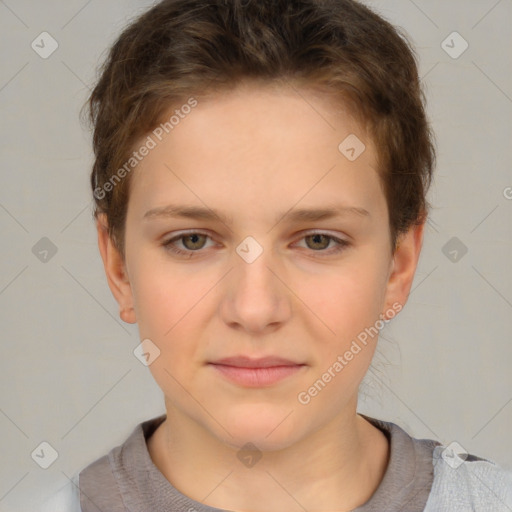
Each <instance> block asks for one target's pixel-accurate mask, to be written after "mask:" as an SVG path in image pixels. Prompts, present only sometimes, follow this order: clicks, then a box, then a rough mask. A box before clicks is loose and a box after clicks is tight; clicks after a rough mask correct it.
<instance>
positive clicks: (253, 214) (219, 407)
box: [97, 84, 424, 512]
mask: <svg viewBox="0 0 512 512" xmlns="http://www.w3.org/2000/svg"><path fill="white" fill-rule="evenodd" d="M349 134H356V135H357V136H358V138H359V139H360V140H362V141H363V142H364V144H365V145H366V149H365V151H364V152H363V153H362V154H361V155H360V156H359V157H358V158H357V159H356V160H355V161H353V162H351V161H349V160H348V159H347V158H346V157H345V156H344V155H342V154H341V153H340V151H339V150H338V145H339V144H340V142H341V141H343V140H344V139H345V138H346V137H347V136H348V135H349ZM376 165H377V164H376V153H375V149H374V147H373V144H372V142H371V140H369V139H368V138H366V136H365V135H364V133H363V132H362V130H361V129H360V128H359V126H358V125H357V124H356V123H355V121H354V120H353V119H351V118H350V116H348V115H347V114H346V112H344V110H343V109H341V108H338V109H337V108H336V105H335V104H334V103H332V102H331V100H330V99H328V98H326V97H325V96H320V95H317V94H314V93H313V92H312V91H306V90H301V91H300V94H299V93H298V91H297V90H294V89H291V88H286V87H284V86H281V87H279V88H277V87H273V88H271V87H263V86H262V85H247V84H246V85H244V86H240V87H238V88H237V89H236V90H234V91H230V92H229V93H224V94H220V93H218V94H217V95H216V96H215V97H213V98H210V99H208V100H206V101H200V100H199V104H198V106H196V107H195V108H194V109H193V111H192V112H191V113H190V114H189V115H188V116H187V117H186V118H185V119H183V120H181V122H180V124H179V125H177V126H176V127H175V128H174V130H173V131H172V132H170V133H169V135H167V136H166V137H165V138H164V139H163V141H162V142H160V143H159V144H158V145H157V147H156V148H154V149H153V150H152V151H150V153H149V155H148V156H146V157H145V158H144V159H143V161H142V162H141V163H140V164H139V165H138V166H137V168H136V170H135V171H133V175H132V178H133V181H132V183H131V192H130V199H129V204H128V211H127V220H126V227H125V259H123V258H122V257H121V255H120V254H119V252H118V251H117V250H116V249H115V247H114V245H113V244H112V241H111V240H110V238H109V237H108V234H107V231H106V220H105V218H103V217H102V216H100V217H99V218H98V221H97V230H98V242H99V248H100V252H101V256H102V259H103V262H104V266H105V271H106V275H107V279H108V283H109V286H110V288H111V290H112V293H113V295H114V297H115V298H116V300H117V302H118V303H119V306H120V310H121V312H122V313H121V317H122V318H123V319H124V320H125V321H126V322H130V323H134V322H137V323H138V326H139V331H140V339H141V340H142V339H146V338H149V339H151V340H152V341H153V343H154V344H155V345H157V346H158V348H159V349H160V356H159V357H158V358H157V359H156V360H155V361H154V362H153V363H152V364H151V365H150V366H149V369H150V371H151V373H152V375H153V377H154V378H155V380H156V382H157V383H158V385H159V386H160V388H161V389H162V391H163V394H164V397H165V405H166V411H167V419H166V421H165V422H164V423H163V424H162V425H161V426H160V427H159V428H158V429H157V430H156V432H155V433H154V434H153V436H152V437H151V438H150V439H149V440H148V450H149V453H150V456H151V458H152V460H153V462H154V463H155V465H156V466H157V467H158V469H159V470H160V471H161V472H162V473H163V475H164V476H165V477H166V478H167V479H168V480H169V481H170V482H171V483H172V484H173V485H174V486H175V487H176V488H177V489H178V490H180V491H181V492H182V493H184V494H186V495H188V496H189V497H191V498H192V499H194V500H196V501H200V502H203V503H205V504H207V505H210V506H213V507H217V508H223V509H228V510H232V511H250V512H260V511H261V512H263V511H265V512H269V511H278V510H279V511H281V510H288V511H302V510H304V509H306V510H308V511H320V510H323V511H325V510H330V511H334V510H336V511H343V510H351V509H353V508H355V507H357V506H360V505H362V504H364V503H365V502H366V501H368V500H369V499H370V497H371V495H372V494H373V493H374V492H375V490H376V489H377V487H378V486H379V484H380V482H381V480H382V478H383V476H384V473H385V470H386V467H387V463H388V458H389V446H388V442H387V439H386V437H385V436H384V435H383V433H382V432H381V431H380V430H379V429H377V428H375V427H373V426H372V425H371V424H370V423H369V422H367V421H366V420H365V419H363V418H362V417H361V416H359V415H358V414H357V413H356V408H357V394H358V388H359V385H360V383H361V381H362V379H363V377H364V375H365V373H366V371H367V370H368V367H369V365H370V363H371V359H372V356H373V353H374V350H375V346H376V342H377V339H378V337H377V336H376V337H374V338H372V339H371V341H370V342H369V343H368V344H367V345H366V346H365V347H364V348H363V349H362V350H361V351H360V352H359V353H358V354H357V355H356V356H354V358H353V359H352V360H351V361H350V362H349V363H348V364H347V365H346V366H345V367H344V368H343V370H342V371H341V372H339V373H337V374H336V377H334V378H332V379H331V381H330V382H329V383H328V384H327V385H326V386H325V388H324V389H323V390H322V391H321V392H319V393H318V394H317V395H316V396H315V397H314V398H312V399H311V400H310V402H309V403H308V404H306V405H304V404H301V403H300V402H299V401H298V399H297V396H298V394H299V393H300V392H302V391H307V390H308V388H310V387H311V386H312V384H313V383H314V382H315V381H316V380H317V379H319V378H321V376H322V374H324V373H325V372H326V371H327V369H328V368H329V367H331V366H332V365H333V363H334V362H335V361H336V360H337V357H338V355H341V354H344V353H345V352H346V351H347V350H348V349H349V347H350V344H351V342H352V341H353V340H354V339H356V337H357V335H358V334H359V333H360V332H362V331H363V330H364V329H365V328H367V327H370V326H373V325H374V324H375V322H376V320H378V319H379V318H382V317H379V315H380V314H381V313H382V314H384V313H385V312H386V311H389V309H390V308H391V307H392V305H393V304H395V303H398V304H400V305H402V306H403V305H405V303H406V301H407V297H408V294H409V291H410V287H411V284H412V281H413V277H414V273H415V270H416V266H417V262H418V258H419V254H420V251H421V246H422V240H423V227H424V224H422V225H420V226H415V227H413V228H411V229H410V230H409V231H408V232H407V233H406V234H405V235H403V237H401V240H400V244H399V247H398V249H397V250H396V252H395V253H394V254H393V253H392V251H391V240H390V232H389V225H388V222H389V221H388V209H387V204H386V201H385V197H384V195H383V192H382V188H381V184H380V181H379V177H378V175H377V173H376V171H375V169H376ZM329 170H330V171H329ZM168 204H176V205H194V206H199V207H204V206H205V205H206V206H207V207H208V208H210V209H214V210H220V211H222V212H223V213H225V214H226V215H227V216H230V217H231V219H229V222H226V223H224V222H221V221H220V220H218V219H217V220H215V219H214V220H204V219H189V218H175V217H169V216H168V217H166V216H160V217H154V218H151V219H148V218H144V214H145V213H146V212H147V211H148V210H150V209H154V208H158V207H163V206H166V205H168ZM327 204H345V205H353V206H359V207H362V208H365V209H367V210H368V211H369V213H370V215H369V216H362V215H348V214H345V215H343V216H339V217H335V218H331V219H326V220H320V221H299V222H294V223H292V222H289V220H287V219H288V218H287V216H285V217H281V216H282V214H284V213H285V212H288V211H293V210H294V209H297V208H322V207H325V206H326V205H327ZM292 209H293V210H292ZM276 219H280V220H279V221H278V222H277V221H276ZM188 229H192V230H198V231H199V233H204V234H206V235H208V236H207V237H204V236H201V235H199V238H196V239H192V240H191V239H190V238H185V239H183V238H178V239H177V240H176V241H175V242H174V247H177V248H179V249H181V250H182V251H187V250H188V252H191V253H193V257H191V258H187V257H184V256H179V255H176V254H174V253H172V252H171V251H170V250H169V249H168V248H166V247H165V246H164V245H163V243H164V242H166V241H168V240H169V239H171V238H173V237H176V236H177V235H178V234H180V233H181V232H182V231H183V230H188ZM311 230H314V231H315V232H321V233H324V234H325V235H326V236H327V237H329V236H332V237H337V238H339V239H344V240H346V241H349V242H350V245H349V246H347V247H344V248H342V249H341V251H340V252H337V253H336V252H334V251H335V248H336V247H338V245H337V244H336V242H335V241H334V240H333V239H329V238H322V237H320V239H318V238H317V239H316V240H315V238H314V237H311V236H308V235H311ZM181 234H182V233H181ZM182 236H183V234H182ZM247 236H252V237H253V238H254V239H255V240H256V241H257V242H258V243H259V245H260V246H261V247H262V248H263V252H262V254H261V255H260V256H259V257H258V258H257V259H256V260H255V261H253V262H252V263H247V262H246V261H244V260H243V259H242V258H241V257H240V256H239V255H238V254H237V252H236V248H237V246H238V245H239V244H240V243H241V242H242V241H243V240H244V239H245V237H247ZM195 248H196V249H195ZM194 249H195V252H194ZM239 354H245V355H248V356H251V357H259V356H266V355H275V356H280V357H285V358H288V359H292V360H294V361H296V362H300V363H305V365H306V366H304V367H303V368H302V370H301V371H300V372H298V373H297V374H295V375H293V376H291V377H288V378H287V379H284V380H282V381H280V382H278V383H276V384H273V385H271V386H267V387H261V388H247V387H243V386H239V385H237V384H233V383H231V382H230V381H228V380H226V379H225V378H224V377H223V376H222V375H219V373H218V372H217V371H216V370H214V368H212V367H211V366H209V365H208V364H207V363H208V362H209V361H214V360H217V359H220V358H223V357H229V356H234V355H239ZM247 442H251V443H253V444H254V445H255V446H256V447H257V448H258V450H259V451H260V452H261V454H262V457H261V459H260V460H259V461H258V462H257V463H256V464H255V465H253V466H252V467H247V466H245V465H244V464H242V462H241V461H240V460H239V459H238V458H237V453H238V450H239V449H240V448H241V447H242V446H244V445H245V444H246V443H247Z"/></svg>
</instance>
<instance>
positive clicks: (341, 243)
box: [162, 231, 351, 258]
mask: <svg viewBox="0 0 512 512" xmlns="http://www.w3.org/2000/svg"><path fill="white" fill-rule="evenodd" d="M190 235H204V236H206V237H208V238H209V239H211V237H210V235H208V234H207V233H203V232H201V231H189V232H182V233H181V234H179V235H177V236H175V237H173V238H170V239H169V240H166V241H165V242H163V243H162V246H163V247H164V248H165V249H166V250H167V251H170V252H172V253H174V254H177V255H178V256H185V257H188V258H193V257H194V254H195V253H200V252H201V251H202V249H197V250H196V251H192V250H190V249H189V250H187V251H183V250H181V249H178V248H176V247H175V246H174V245H173V244H174V242H176V241H179V240H181V239H182V238H184V237H186V236H190ZM313 235H324V236H326V237H327V238H328V239H329V240H330V241H334V242H336V243H337V244H338V246H337V247H335V248H334V250H332V248H331V250H327V249H319V250H317V251H315V250H314V249H309V250H310V251H311V252H315V253H324V254H323V255H320V256H321V257H323V256H330V255H333V254H338V253H340V252H342V251H343V250H345V249H346V248H348V247H349V246H350V245H351V244H350V242H348V241H347V240H342V239H340V238H336V237H335V236H332V235H329V234H327V233H324V232H321V231H314V232H310V233H306V234H305V235H303V236H302V237H301V240H303V239H304V238H306V237H308V236H313ZM325 253H327V254H325Z"/></svg>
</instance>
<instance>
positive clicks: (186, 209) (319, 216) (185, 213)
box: [143, 205, 371, 224]
mask: <svg viewBox="0 0 512 512" xmlns="http://www.w3.org/2000/svg"><path fill="white" fill-rule="evenodd" d="M347 215H351V216H357V217H360V218H370V217H371V214H370V212H369V211H368V210H366V209H364V208H362V207H360V206H345V205H335V206H331V207H325V208H292V209H290V210H288V212H284V213H281V214H278V215H277V217H276V219H275V222H276V223H277V222H279V221H280V220H281V219H283V218H284V217H286V219H287V221H288V222H300V221H303V222H304V221H319V220H326V219H330V218H334V217H341V216H347ZM158 217H164V218H168V217H171V218H172V217H184V218H188V219H202V220H220V221H221V222H223V223H224V224H230V223H232V220H233V219H232V217H231V216H228V215H226V214H225V213H222V212H220V211H216V210H212V209H211V208H205V207H202V206H187V205H180V206H178V205H167V206H161V207H158V208H152V209H151V210H148V211H147V212H146V213H145V214H144V217H143V218H144V219H154V218H158Z"/></svg>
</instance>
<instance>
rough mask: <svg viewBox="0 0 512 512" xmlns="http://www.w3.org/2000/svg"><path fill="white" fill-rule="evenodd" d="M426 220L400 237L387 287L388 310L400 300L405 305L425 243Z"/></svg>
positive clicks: (386, 302) (386, 301) (386, 303)
mask: <svg viewBox="0 0 512 512" xmlns="http://www.w3.org/2000/svg"><path fill="white" fill-rule="evenodd" d="M424 227H425V221H424V222H423V223H421V224H419V225H414V226H411V228H409V230H408V231H407V232H406V233H404V234H402V236H400V237H399V239H398V244H397V248H396V250H395V253H394V255H393V261H392V262H391V270H390V274H389V278H388V283H387V289H386V300H385V305H386V311H387V310H388V309H390V308H391V306H392V305H393V304H394V303H395V302H398V303H399V304H401V306H402V307H403V306H405V304H406V302H407V299H408V298H409V292H410V289H411V286H412V282H413V280H414V274H415V272H416V267H417V265H418V260H419V257H420V253H421V247H422V245H423V231H424Z"/></svg>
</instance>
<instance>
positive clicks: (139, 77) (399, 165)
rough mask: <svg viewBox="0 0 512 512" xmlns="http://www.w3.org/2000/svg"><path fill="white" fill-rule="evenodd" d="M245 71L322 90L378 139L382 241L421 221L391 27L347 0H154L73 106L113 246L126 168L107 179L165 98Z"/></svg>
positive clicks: (405, 61) (403, 73)
mask: <svg viewBox="0 0 512 512" xmlns="http://www.w3.org/2000/svg"><path fill="white" fill-rule="evenodd" d="M247 80H251V81H256V82H260V83H267V84H270V83H278V82H279V81H285V82H287V83H289V84H293V85H294V86H297V87H299V88H303V89H304V88H310V89H315V90H322V91H325V93H326V94H329V95H332V96H333V97H334V98H337V99H338V100H339V101H340V104H342V105H344V107H345V108H346V109H347V110H348V111H349V112H350V113H351V114H352V115H353V116H354V118H355V119H357V120H358V121H359V123H360V126H361V127H362V128H363V129H364V130H365V131H366V133H367V134H369V135H370V137H371V140H372V141H373V143H374V144H375V148H376V149H377V156H378V173H379V176H380V178H381V186H382V188H383V191H384V195H385V197H386V201H387V205H388V210H389V227H390V233H391V246H392V249H393V251H394V250H395V249H396V242H397V238H398V236H399V235H400V234H401V233H404V232H405V231H407V230H408V228H409V227H411V226H412V225H413V224H419V223H422V222H424V221H425V220H426V217H427V215H428V209H429V208H430V205H429V203H428V201H427V200H426V197H425V196H426V193H427V190H428V188H429V186H430V183H431V179H432V172H433V167H434V165H435V158H436V155H435V149H434V134H433V133H432V131H431V129H430V126H429V123H428V121H427V118H426V113H425V109H424V105H425V103H426V102H425V94H424V92H423V90H422V87H421V83H420V79H419V77H418V69H417V57H416V54H415V50H414V49H413V46H412V44H411V42H410V41H409V40H408V37H407V35H406V34H405V33H404V32H403V31H402V29H400V28H397V27H395V26H393V25H392V24H391V23H389V22H388V21H386V20H385V19H384V18H382V17H381V16H379V15H377V14H376V13H375V12H373V11H372V10H370V9H369V8H368V7H366V6H364V5H363V4H361V3H359V2H357V1H355V0H163V1H161V2H159V3H158V4H156V5H155V6H153V7H151V8H150V9H149V10H148V11H146V12H145V13H143V14H142V15H140V16H139V17H138V18H136V19H135V20H134V21H133V22H132V23H131V24H130V25H129V26H128V27H126V28H125V29H124V30H123V32H122V33H121V35H120V36H119V37H118V38H117V40H116V41H115V43H114V44H113V46H112V47H111V48H110V51H109V54H108V56H107V58H106V59H105V61H104V63H103V65H102V68H101V76H100V77H99V80H98V82H97V84H96V86H95V88H94V90H93V91H92V93H91V95H90V97H89V98H88V100H87V102H86V104H85V105H84V107H88V110H87V114H88V120H89V122H90V123H91V124H92V126H93V127H94V133H93V147H94V153H95V161H94V164H93V169H92V173H91V185H92V189H93V193H94V199H95V210H94V216H95V217H97V215H98V214H99V213H104V214H106V218H107V222H108V229H109V234H110V237H111V238H112V240H113V242H114V243H115V245H116V247H117V248H118V250H119V251H120V252H121V253H122V254H123V256H124V229H125V226H124V225H125V219H126V211H127V206H128V199H129V184H130V179H129V178H130V176H131V174H130V175H127V176H126V177H125V178H124V179H122V180H118V181H119V183H112V179H113V177H115V176H114V175H115V173H116V171H118V170H119V168H120V167H121V166H122V165H123V164H124V163H126V161H127V159H128V158H129V157H130V153H131V151H133V148H134V144H135V143H136V142H137V141H138V140H139V139H140V138H141V137H142V136H144V135H146V134H148V133H149V132H150V131H151V130H153V129H154V128H155V127H156V126H158V125H159V124H160V123H161V122H162V116H163V114H164V113H166V112H168V111H169V108H170V106H171V105H179V104H182V103H186V101H187V98H190V97H194V96H195V97H198V98H201V97H205V96H206V95H207V94H213V95H214V94H215V93H216V92H219V91H226V90H229V89H230V88H233V87H236V86H237V84H240V83H241V82H243V81H247ZM340 142H341V141H340ZM125 174H126V173H123V176H124V175H125ZM118 177H119V176H118ZM109 180H110V183H111V186H106V184H108V183H109ZM113 185H115V186H113ZM98 191H101V193H98Z"/></svg>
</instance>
